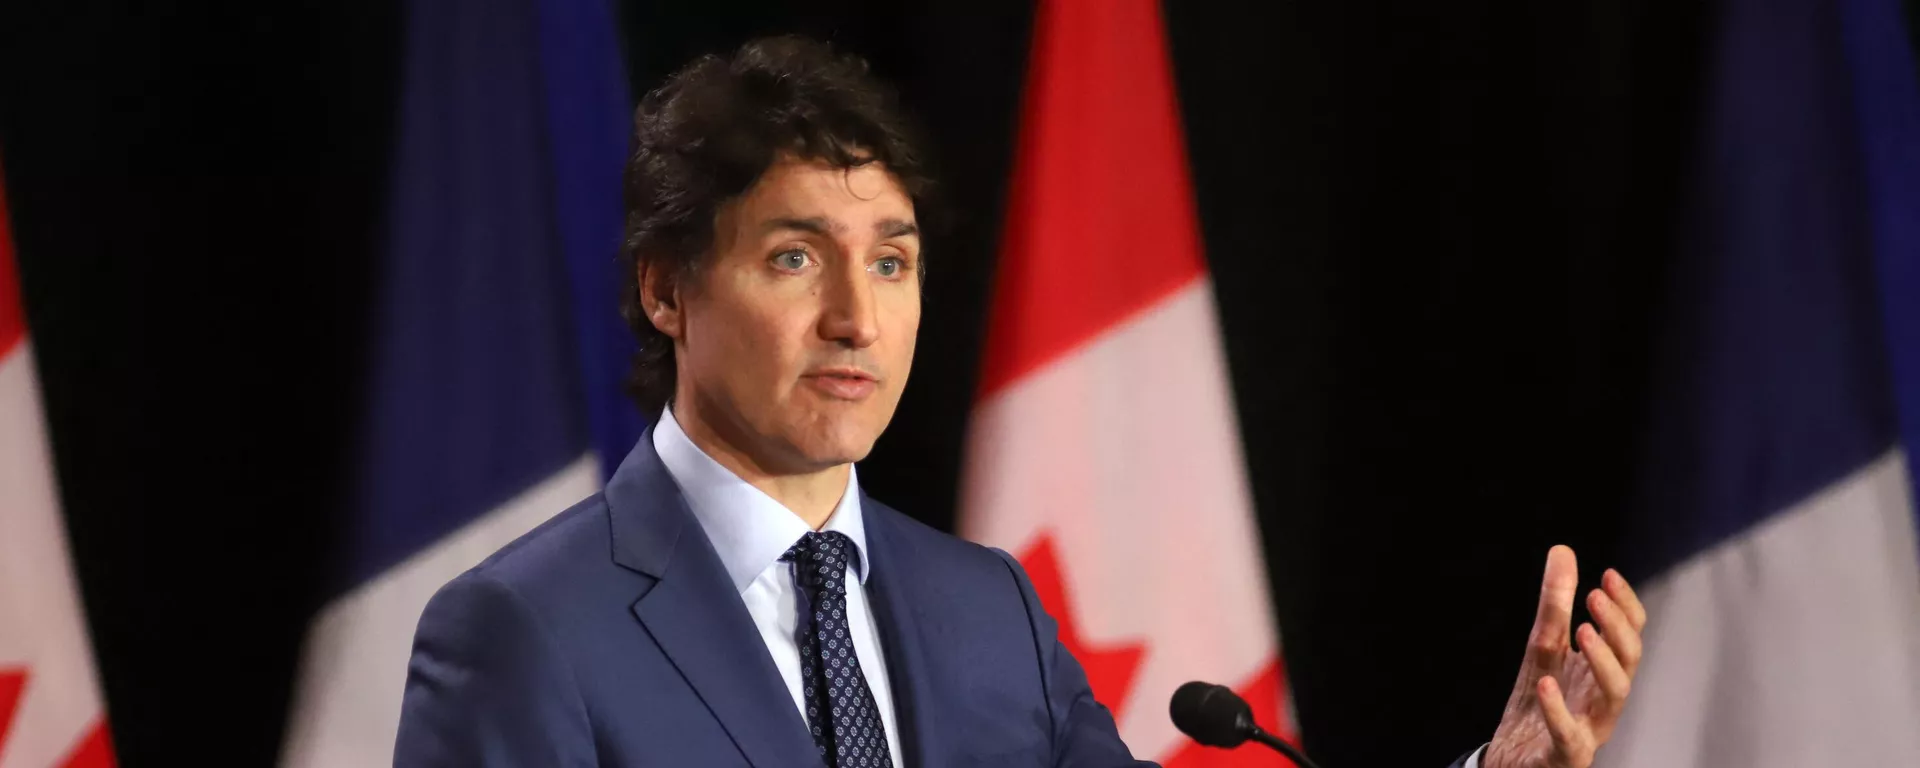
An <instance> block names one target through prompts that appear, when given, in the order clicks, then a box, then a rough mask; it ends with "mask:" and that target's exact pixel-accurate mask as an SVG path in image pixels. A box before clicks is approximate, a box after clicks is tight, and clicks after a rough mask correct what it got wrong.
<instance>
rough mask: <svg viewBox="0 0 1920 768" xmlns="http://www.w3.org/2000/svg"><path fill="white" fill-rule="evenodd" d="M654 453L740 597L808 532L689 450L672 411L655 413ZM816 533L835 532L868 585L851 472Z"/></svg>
mask: <svg viewBox="0 0 1920 768" xmlns="http://www.w3.org/2000/svg"><path fill="white" fill-rule="evenodd" d="M653 450H654V452H656V453H658V454H660V463H662V464H665V465H666V467H667V474H669V475H671V476H672V477H673V482H674V484H676V485H678V486H680V493H681V495H683V496H685V497H686V499H687V507H688V508H690V509H692V510H693V516H694V518H695V519H697V520H699V521H700V527H701V528H703V529H705V530H706V533H707V539H708V540H709V541H712V542H713V549H714V551H715V552H717V553H719V555H720V564H721V565H723V566H725V567H726V569H727V576H728V577H730V578H732V579H733V586H734V588H735V589H737V590H739V591H741V592H745V591H746V589H747V585H749V584H752V583H753V580H754V579H756V578H759V576H760V572H761V571H765V570H766V569H767V566H769V565H772V564H773V563H775V562H777V561H778V560H779V559H780V556H781V555H784V554H786V553H787V549H788V548H790V547H792V546H793V545H794V543H795V542H797V541H799V540H800V537H801V536H804V535H806V533H807V531H808V530H809V529H808V528H807V524H806V523H805V522H803V521H802V520H801V519H800V516H799V515H796V514H794V513H793V511H792V510H789V509H787V508H786V506H785V505H783V504H781V503H780V502H778V501H775V500H774V499H773V497H772V496H768V495H767V494H766V493H765V492H764V491H761V490H760V489H758V488H755V487H753V486H752V485H750V484H748V483H747V481H745V480H742V479H740V476H739V475H736V474H734V473H733V471H732V470H729V469H727V468H726V467H724V466H722V465H721V464H720V462H718V461H714V460H713V457H711V456H708V455H707V453H706V452H705V451H702V450H700V446H698V445H694V444H693V439H692V438H689V437H687V433H686V432H685V431H684V430H682V429H680V423H679V422H678V421H675V420H674V418H673V408H672V407H671V406H669V407H666V408H662V409H660V421H659V423H657V424H655V425H654V426H653ZM820 529H821V530H823V531H837V532H839V533H843V534H846V537H847V538H849V539H852V540H853V550H854V557H853V567H854V569H855V571H856V573H857V575H858V576H859V578H860V583H862V584H865V583H867V571H868V567H867V558H866V551H867V530H866V526H865V525H864V524H862V520H861V513H860V485H859V480H858V479H857V478H856V476H855V471H854V468H853V467H847V489H846V490H845V491H844V492H842V493H841V495H840V503H839V504H838V505H837V506H835V507H834V508H833V514H832V515H830V516H828V517H827V524H826V525H824V526H821V528H820Z"/></svg>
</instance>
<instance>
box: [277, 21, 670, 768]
mask: <svg viewBox="0 0 1920 768" xmlns="http://www.w3.org/2000/svg"><path fill="white" fill-rule="evenodd" d="M404 23H405V40H404V45H405V49H404V54H403V56H404V64H403V74H402V77H403V78H404V80H403V83H402V93H401V100H400V105H399V114H398V116H397V117H398V119H397V128H396V129H397V138H396V143H395V146H394V152H393V165H392V168H393V170H392V181H391V185H390V188H389V195H390V200H389V203H388V206H387V211H388V218H387V227H386V240H385V242H384V244H382V246H381V247H383V249H384V254H383V258H382V261H381V264H382V270H383V273H382V275H381V277H382V284H381V285H380V287H379V290H378V297H379V298H378V303H377V305H376V306H374V307H373V308H372V309H373V311H375V312H377V313H378V319H377V321H376V322H375V323H374V327H375V333H376V338H375V339H374V341H373V344H372V345H371V347H372V349H373V350H374V352H373V356H372V359H371V360H369V361H368V370H369V379H368V381H367V385H366V394H365V398H364V400H365V403H366V413H365V418H364V421H363V422H362V423H361V424H360V425H359V426H360V439H359V442H358V453H357V459H358V461H359V471H358V476H357V478H356V480H355V492H354V496H353V506H352V509H351V510H348V512H347V514H349V515H350V516H351V519H352V536H351V537H350V538H349V540H348V541H347V542H345V546H344V548H343V551H342V552H341V553H340V557H339V562H340V563H341V564H342V567H341V569H340V571H339V572H338V573H337V574H336V576H337V579H336V583H337V588H338V589H337V597H336V598H335V599H333V600H332V602H331V603H330V604H329V605H328V606H327V608H326V609H325V610H324V611H323V612H322V613H321V614H320V615H319V616H318V617H317V618H316V620H315V622H314V624H313V627H312V629H311V631H310V634H309V636H308V639H307V645H306V649H305V651H304V654H303V660H302V667H301V673H300V674H301V679H300V681H299V688H298V693H297V694H296V696H297V699H296V701H295V702H294V704H293V708H292V713H291V722H290V723H289V724H288V733H287V738H286V742H285V746H284V748H283V752H282V760H281V762H282V764H283V765H288V766H364V765H383V764H388V763H390V762H391V761H392V759H393V757H392V756H393V744H394V736H395V732H396V729H397V726H398V723H399V719H400V702H401V696H402V692H403V687H404V684H405V681H406V676H407V658H408V654H409V652H410V650H411V647H412V641H413V631H414V627H415V625H416V623H417V622H418V621H419V618H420V613H421V610H422V609H423V608H424V607H425V605H426V602H427V600H428V598H430V597H431V596H432V595H433V593H434V591H435V590H437V589H438V588H439V587H440V586H441V585H443V584H445V583H446V582H447V581H448V580H450V579H452V578H453V577H455V576H457V575H459V574H460V573H461V572H462V571H465V570H466V569H467V568H469V567H471V566H473V565H474V564H476V563H478V562H479V561H480V560H481V559H483V558H485V557H486V556H487V555H489V554H491V553H492V552H493V551H494V550H495V549H497V548H499V547H500V546H502V545H504V544H506V543H507V542H509V541H512V540H513V539H515V538H517V537H518V536H520V535H521V534H523V533H525V532H526V531H528V530H530V529H532V528H533V527H534V526H536V525H538V524H539V523H540V522H542V521H544V520H545V519H546V518H548V517H550V516H552V515H553V514H554V513H556V512H558V511H560V510H562V509H566V508H567V507H568V506H571V505H572V504H574V503H575V502H578V501H579V500H580V499H582V498H586V497H587V496H589V495H591V494H592V493H594V492H595V491H597V490H599V488H600V486H601V484H602V482H603V481H604V479H605V473H606V472H609V471H611V468H612V467H613V466H614V464H613V462H611V461H607V460H605V459H604V458H603V457H606V456H613V457H618V456H623V455H625V453H626V451H627V450H628V449H629V448H630V447H631V446H632V445H633V443H634V441H635V440H637V439H638V436H639V434H640V431H641V428H642V426H643V425H642V422H641V419H640V417H639V414H638V412H637V410H636V409H634V407H633V406H631V405H629V404H627V403H626V401H625V400H624V398H623V397H622V396H621V394H620V392H619V382H620V380H621V378H622V377H621V374H622V373H623V372H624V370H623V368H622V366H623V365H624V363H625V361H626V360H627V359H628V357H629V351H630V349H631V347H630V346H629V345H630V343H631V342H630V341H628V339H629V338H630V337H629V336H628V334H627V332H626V330H625V329H624V328H623V327H622V326H621V324H620V320H619V315H618V313H617V311H616V309H615V303H616V302H615V298H616V290H617V286H618V285H619V282H618V280H617V279H616V278H617V272H616V257H617V255H618V253H619V238H620V232H621V215H622V213H621V210H622V209H621V201H620V173H621V168H622V167H623V166H624V164H625V160H626V152H627V141H628V130H629V126H630V117H629V116H628V93H627V87H626V83H625V79H624V74H623V73H624V69H623V65H622V62H621V58H620V52H619V43H618V40H617V38H616V36H615V35H616V29H617V25H616V24H615V23H614V19H613V18H611V11H610V10H609V7H608V4H607V3H604V2H600V1H599V0H409V1H408V2H407V5H406V15H405V22H404Z"/></svg>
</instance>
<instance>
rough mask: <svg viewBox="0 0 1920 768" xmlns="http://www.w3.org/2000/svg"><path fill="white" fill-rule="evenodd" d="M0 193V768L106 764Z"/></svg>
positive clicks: (95, 684)
mask: <svg viewBox="0 0 1920 768" xmlns="http://www.w3.org/2000/svg"><path fill="white" fill-rule="evenodd" d="M46 436H47V432H46V422H45V421H44V420H43V418H42V416H41V413H40V388H39V379H38V377H37V376H35V374H34V370H33V348H32V344H31V343H30V341H29V339H28V336H27V317H26V310H25V309H24V306H23V305H22V304H21V300H20V280H19V275H18V273H17V272H15V271H14V260H13V236H12V234H11V230H10V228H9V226H8V223H7V196H6V193H5V190H4V189H0V768H47V766H59V768H112V766H113V765H114V758H113V741H112V738H111V735H110V734H109V733H108V731H107V720H106V715H107V713H106V709H105V707H104V706H103V705H102V703H101V698H100V681H99V679H98V677H97V676H96V673H95V672H94V668H93V649H92V644H91V643H90V642H89V641H88V639H87V616H86V614H85V613H84V612H82V611H81V610H80V594H79V582H78V581H76V580H75V579H74V574H73V563H72V561H71V560H70V559H69V557H70V553H69V552H68V550H67V532H66V521H65V519H64V518H62V517H61V516H60V504H59V502H58V499H59V496H58V494H57V493H56V492H55V491H54V484H53V458H52V457H51V456H50V455H48V453H47V442H46Z"/></svg>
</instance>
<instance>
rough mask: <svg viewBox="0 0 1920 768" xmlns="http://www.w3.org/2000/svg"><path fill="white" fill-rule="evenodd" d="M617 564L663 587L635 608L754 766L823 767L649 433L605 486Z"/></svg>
mask: <svg viewBox="0 0 1920 768" xmlns="http://www.w3.org/2000/svg"><path fill="white" fill-rule="evenodd" d="M607 502H608V506H609V507H610V508H611V509H612V521H611V524H612V527H613V559H614V561H615V562H618V563H619V564H621V565H623V566H626V567H627V568H631V569H633V570H636V571H639V572H641V573H644V574H647V575H649V576H653V577H654V578H656V579H658V581H657V582H656V583H655V584H654V585H653V586H652V587H651V588H650V589H648V590H646V592H645V593H644V594H642V595H641V596H640V598H639V599H638V600H637V601H636V602H635V603H634V604H633V614H634V616H635V617H636V618H638V619H639V620H640V623H641V624H643V625H645V627H646V630H647V632H648V634H650V635H652V636H653V639H654V641H655V642H656V643H658V644H659V645H660V649H661V650H662V651H663V652H665V653H666V655H667V658H668V659H669V660H670V661H671V662H672V663H673V665H674V667H675V668H676V669H678V670H679V671H680V674H681V675H682V676H683V677H685V678H686V680H687V683H688V684H689V685H691V686H693V689H694V691H695V692H696V693H697V694H698V695H699V696H700V700H701V701H702V702H703V703H705V704H706V705H707V709H708V710H710V711H712V713H713V716H714V717H715V718H716V719H718V720H719V721H720V725H721V726H722V727H724V728H725V729H726V731H727V735H728V736H730V737H732V738H733V741H734V743H735V744H736V745H738V746H739V747H740V751H741V752H742V753H744V754H745V755H746V756H747V760H748V761H749V762H751V763H753V765H755V766H757V768H777V767H784V766H796V765H797V766H813V767H814V768H818V767H819V766H820V765H821V762H820V758H819V753H818V752H817V751H816V748H815V747H814V744H813V737H812V735H811V734H810V733H809V732H808V731H807V725H806V722H805V721H804V720H803V719H802V718H801V717H800V712H799V711H798V710H796V709H795V708H794V706H793V697H792V695H791V694H789V693H788V691H787V688H786V685H785V683H784V682H782V681H781V679H780V672H779V670H777V669H776V668H775V667H774V666H773V658H772V657H771V656H770V655H768V653H767V647H766V645H765V644H764V643H763V642H762V641H761V639H760V632H759V629H758V628H756V627H755V626H754V624H753V618H752V617H751V616H749V615H748V614H747V608H746V605H745V604H744V603H742V602H741V600H740V595H739V593H738V592H736V591H735V590H734V588H733V583H732V581H731V580H730V579H728V578H727V574H726V568H725V567H724V566H722V565H721V564H720V556H719V555H718V554H715V552H714V549H713V545H712V543H710V542H708V541H707V537H706V535H705V534H704V533H703V532H702V531H701V530H700V527H699V524H698V523H697V522H696V521H695V520H694V519H693V513H692V512H691V511H690V510H688V509H687V504H686V500H685V499H684V498H682V497H681V495H680V489H679V487H678V486H676V485H674V483H673V478H672V476H670V475H668V474H667V471H666V467H665V466H664V465H663V464H661V463H660V457H659V455H658V454H656V453H654V450H653V432H652V430H648V432H647V434H645V435H642V436H641V438H640V443H639V445H637V446H635V447H634V450H633V452H632V453H630V454H628V456H627V459H626V461H624V462H622V463H621V465H620V469H619V470H617V471H616V472H615V473H614V476H613V479H612V480H611V481H609V482H608V484H607Z"/></svg>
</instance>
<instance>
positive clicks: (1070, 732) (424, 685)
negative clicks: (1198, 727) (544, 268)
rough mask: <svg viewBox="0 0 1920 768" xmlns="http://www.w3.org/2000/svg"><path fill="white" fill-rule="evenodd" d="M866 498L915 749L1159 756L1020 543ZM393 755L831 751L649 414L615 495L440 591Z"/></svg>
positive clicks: (927, 759)
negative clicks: (990, 538) (1062, 618)
mask: <svg viewBox="0 0 1920 768" xmlns="http://www.w3.org/2000/svg"><path fill="white" fill-rule="evenodd" d="M861 504H862V511H863V512H864V518H865V521H866V528H867V549H868V552H867V553H866V554H867V556H868V557H870V558H871V560H870V563H869V564H870V568H871V571H870V575H869V577H868V580H867V589H868V595H869V597H870V598H871V600H872V606H873V612H874V619H875V621H876V623H877V624H878V626H879V628H880V632H881V637H882V640H883V643H884V645H885V653H886V655H887V668H888V671H889V677H890V678H891V680H892V685H893V701H894V708H895V710H896V713H897V714H898V722H899V724H900V730H901V731H902V732H901V733H900V740H901V747H902V749H903V751H904V752H905V753H906V754H905V755H902V756H897V758H896V764H897V765H901V766H913V767H915V768H919V767H920V766H928V767H933V766H974V765H978V766H1006V767H1013V766H1098V767H1099V768H1109V767H1110V766H1133V765H1150V764H1148V763H1137V762H1135V761H1134V760H1133V758H1132V757H1131V756H1130V755H1129V754H1128V752H1127V748H1126V746H1125V745H1124V744H1122V743H1121V741H1120V738H1119V735H1118V734H1117V732H1116V731H1115V728H1114V723H1113V717H1112V715H1111V714H1109V713H1108V711H1107V709H1106V708H1105V707H1103V706H1101V705H1100V704H1099V703H1097V702H1095V701H1094V699H1093V694H1092V692H1091V691H1090V690H1089V688H1088V686H1087V679H1086V675H1085V674H1084V673H1083V672H1082V671H1081V669H1080V665H1079V663H1078V662H1076V661H1074V659H1073V657H1072V655H1071V654H1069V653H1068V652H1067V651H1066V650H1065V649H1064V648H1063V647H1062V646H1061V644H1060V642H1059V640H1058V639H1057V636H1056V634H1057V630H1056V627H1055V624H1054V622H1053V619H1051V618H1049V617H1048V616H1047V614H1046V612H1045V611H1044V610H1043V609H1042V608H1041V606H1040V601H1039V598H1037V597H1036V596H1035V595H1034V591H1033V586H1032V585H1031V584H1030V583H1028V581H1027V576H1026V573H1025V572H1024V571H1022V570H1021V568H1020V566H1019V564H1018V563H1017V562H1015V561H1014V560H1013V558H1011V557H1008V556H1007V555H1006V554H1005V553H1004V552H1000V551H999V550H993V549H988V548H986V547H982V546H980V545H977V544H972V543H969V542H966V541H962V540H960V539H958V538H955V537H952V536H949V535H947V534H944V533H941V532H939V531H936V530H934V529H932V528H929V527H927V526H925V525H921V524H920V523H918V522H915V521H914V520H912V519H910V518H908V517H906V516H905V515H902V514H900V513H899V512H896V511H894V510H892V509H888V508H887V507H885V506H882V505H881V504H879V503H876V502H874V501H873V500H872V499H870V498H862V500H861ZM898 758H904V759H898ZM394 764H395V765H396V766H408V767H410V768H411V767H412V766H489V767H492V766H594V765H605V766H675V767H676V768H678V767H680V766H754V767H755V768H786V767H787V766H796V767H806V768H819V766H821V760H820V757H819V753H818V752H817V751H816V749H815V748H814V744H813V739H812V737H811V736H810V735H809V733H808V730H807V726H806V722H805V719H804V718H803V717H802V716H801V715H800V712H799V711H798V710H797V709H796V708H795V707H794V705H793V698H792V696H791V695H790V694H789V693H788V691H787V688H786V685H785V683H784V682H783V681H782V680H781V679H780V677H779V673H778V672H777V671H775V669H774V666H773V659H772V657H771V656H770V655H769V654H768V652H767V648H766V645H765V644H764V643H763V642H762V641H761V639H760V634H759V632H758V631H757V630H756V629H755V627H754V624H753V620H752V618H750V617H749V616H748V614H747V610H746V606H745V604H744V603H743V602H741V599H740V595H739V593H738V592H737V591H736V590H735V589H734V587H733V584H732V582H731V580H729V579H728V577H727V574H726V571H725V569H724V568H723V567H722V566H721V563H720V558H719V556H718V555H717V554H715V552H714V549H713V545H712V544H710V543H709V542H708V540H707V537H706V534H705V531H704V530H703V529H702V528H701V527H700V524H699V523H698V521H696V520H695V519H694V517H693V514H692V512H691V511H690V510H689V509H688V508H687V505H686V502H685V500H684V499H683V498H682V497H681V495H680V490H679V488H678V486H676V485H675V484H674V481H673V479H672V477H671V476H669V475H668V474H667V470H666V467H665V466H664V465H663V464H661V462H660V458H659V455H658V454H656V453H655V452H654V449H653V440H652V435H651V433H649V434H648V435H646V436H645V437H643V438H642V439H641V440H640V442H639V444H638V445H637V446H636V447H635V448H634V450H633V452H632V453H631V454H629V455H628V457H627V459H626V461H625V462H623V463H622V464H621V465H620V468H619V470H618V471H616V472H615V473H614V476H613V479H612V480H611V481H610V482H609V484H608V486H607V489H606V491H605V492H604V493H602V494H600V495H596V496H594V497H593V498H590V499H588V500H587V501H585V502H582V503H581V504H579V505H576V506H574V507H573V508H572V509H569V510H567V511H565V512H562V513H561V514H560V515H558V516H556V517H555V518H553V519H552V520H550V521H548V522H547V523H545V524H543V525H541V526H540V527H539V528H536V529H534V530H533V531H532V532H530V533H528V534H527V535H525V536H523V537H521V538H520V539H519V540H517V541H515V542H513V543H512V544H509V545H507V546H506V547H504V548H502V549H501V550H500V551H499V552H497V553H495V554H494V555H493V556H492V557H490V558H488V559H487V560H486V561H485V562H483V563H481V564H480V565H478V566H476V567H474V568H473V569H472V570H470V571H468V572H466V573H465V574H463V575H461V576H460V577H458V578H456V579H454V580H453V581H452V582H449V583H448V584H447V585H446V586H445V587H442V588H441V589H440V591H439V593H438V594H436V595H434V597H433V600H432V601H431V602H429V603H428V604H427V608H426V611H425V613H424V614H423V615H422V616H421V617H420V625H419V628H418V630H417V631H416V633H415V637H414V646H413V659H412V661H411V663H410V664H409V666H408V671H407V686H406V700H405V703H404V705H403V708H402V714H401V718H400V733H399V739H398V743H397V744H396V746H395V750H394Z"/></svg>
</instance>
